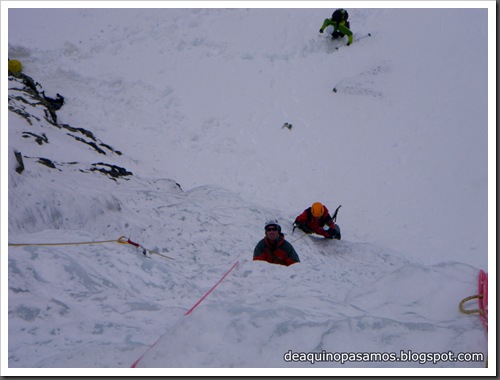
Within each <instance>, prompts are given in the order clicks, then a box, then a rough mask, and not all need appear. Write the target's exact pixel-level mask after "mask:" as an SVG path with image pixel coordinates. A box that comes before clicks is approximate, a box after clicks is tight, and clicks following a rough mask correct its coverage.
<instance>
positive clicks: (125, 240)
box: [9, 236, 174, 260]
mask: <svg viewBox="0 0 500 380" xmlns="http://www.w3.org/2000/svg"><path fill="white" fill-rule="evenodd" d="M104 243H120V244H130V245H133V246H134V247H136V248H139V249H142V254H143V255H144V256H146V253H149V254H154V255H158V256H161V257H164V258H166V259H170V260H174V259H173V258H172V257H169V256H166V255H162V254H161V253H158V252H155V251H152V250H150V249H146V248H144V247H143V246H142V245H140V244H138V243H135V242H133V241H132V240H130V239H129V238H127V237H125V236H121V237H119V238H118V239H116V240H101V241H82V242H73V243H21V244H14V243H9V246H10V247H27V246H64V245H83V244H104Z"/></svg>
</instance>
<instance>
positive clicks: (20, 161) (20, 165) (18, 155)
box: [14, 151, 24, 174]
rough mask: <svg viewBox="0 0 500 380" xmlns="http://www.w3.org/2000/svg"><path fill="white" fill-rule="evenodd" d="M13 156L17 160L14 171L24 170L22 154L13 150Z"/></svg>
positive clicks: (20, 171)
mask: <svg viewBox="0 0 500 380" xmlns="http://www.w3.org/2000/svg"><path fill="white" fill-rule="evenodd" d="M14 156H15V157H16V161H17V164H18V165H17V167H16V172H18V173H19V174H21V173H22V172H23V171H24V162H23V155H22V154H21V152H18V151H14Z"/></svg>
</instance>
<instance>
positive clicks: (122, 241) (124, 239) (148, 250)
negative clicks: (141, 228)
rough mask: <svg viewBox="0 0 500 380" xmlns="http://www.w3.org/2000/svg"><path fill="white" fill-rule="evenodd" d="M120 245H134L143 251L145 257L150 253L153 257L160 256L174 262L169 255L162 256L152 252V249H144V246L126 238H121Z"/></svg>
mask: <svg viewBox="0 0 500 380" xmlns="http://www.w3.org/2000/svg"><path fill="white" fill-rule="evenodd" d="M118 243H121V244H131V245H133V246H134V247H136V248H139V249H142V254H143V255H144V256H147V255H146V253H147V252H149V254H151V255H153V254H154V255H158V256H161V257H165V258H166V259H170V260H174V259H173V258H172V257H169V256H167V255H162V254H161V253H158V252H155V251H152V250H150V249H146V248H144V247H143V246H142V245H140V244H138V243H135V242H133V241H132V240H130V239H129V238H127V237H125V236H121V237H120V238H119V239H118Z"/></svg>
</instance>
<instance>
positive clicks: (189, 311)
mask: <svg viewBox="0 0 500 380" xmlns="http://www.w3.org/2000/svg"><path fill="white" fill-rule="evenodd" d="M236 265H238V261H237V262H235V263H234V264H233V266H232V267H231V269H229V270H228V271H227V272H226V274H225V275H224V276H222V278H221V279H220V280H219V281H218V282H217V284H215V285H214V286H212V289H210V290H209V291H208V292H206V293H205V295H204V296H203V297H201V298H200V300H199V301H198V302H196V303H195V304H194V306H193V307H192V308H191V309H189V310H188V311H187V312H186V314H184V316H186V315H189V314H191V313H192V312H193V310H194V309H195V308H196V306H198V305H199V304H200V303H202V302H203V300H204V299H205V298H207V296H208V295H209V294H210V293H212V291H213V290H214V289H215V288H216V287H217V286H218V285H219V284H220V283H221V282H222V281H223V280H224V279H225V278H226V277H227V275H228V274H229V272H231V271H232V270H233V269H234V267H235V266H236Z"/></svg>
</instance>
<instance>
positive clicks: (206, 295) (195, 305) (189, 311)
mask: <svg viewBox="0 0 500 380" xmlns="http://www.w3.org/2000/svg"><path fill="white" fill-rule="evenodd" d="M129 243H130V239H129ZM238 263H239V262H238V261H237V262H235V263H234V264H233V266H232V267H231V268H230V269H229V270H228V271H227V272H226V273H225V274H224V276H222V277H221V279H220V280H219V281H218V282H217V283H216V284H215V285H214V286H212V288H211V289H210V290H209V291H208V292H206V293H205V295H204V296H203V297H201V298H200V299H199V301H198V302H196V303H195V304H194V305H193V307H192V308H191V309H189V310H188V311H187V312H186V313H185V314H184V316H186V315H189V314H191V313H192V312H193V310H194V309H196V307H197V306H198V305H199V304H200V303H202V302H203V300H204V299H205V298H207V297H208V295H209V294H210V293H212V291H213V290H214V289H215V288H216V287H217V286H219V284H220V283H221V282H222V281H224V279H225V278H226V277H227V275H228V274H229V273H230V272H231V271H232V270H233V269H234V268H235V267H236V265H238ZM159 340H160V339H158V340H157V341H156V342H154V343H153V344H152V345H151V346H149V348H148V349H147V350H146V352H145V353H143V354H142V355H141V356H140V357H139V359H137V360H136V361H135V362H134V363H133V364H132V365H131V366H130V368H135V367H136V366H137V363H139V362H140V361H141V359H142V357H143V356H144V355H146V353H147V352H148V351H149V350H150V349H151V348H153V347H154V346H155V345H156V343H158V341H159Z"/></svg>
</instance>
